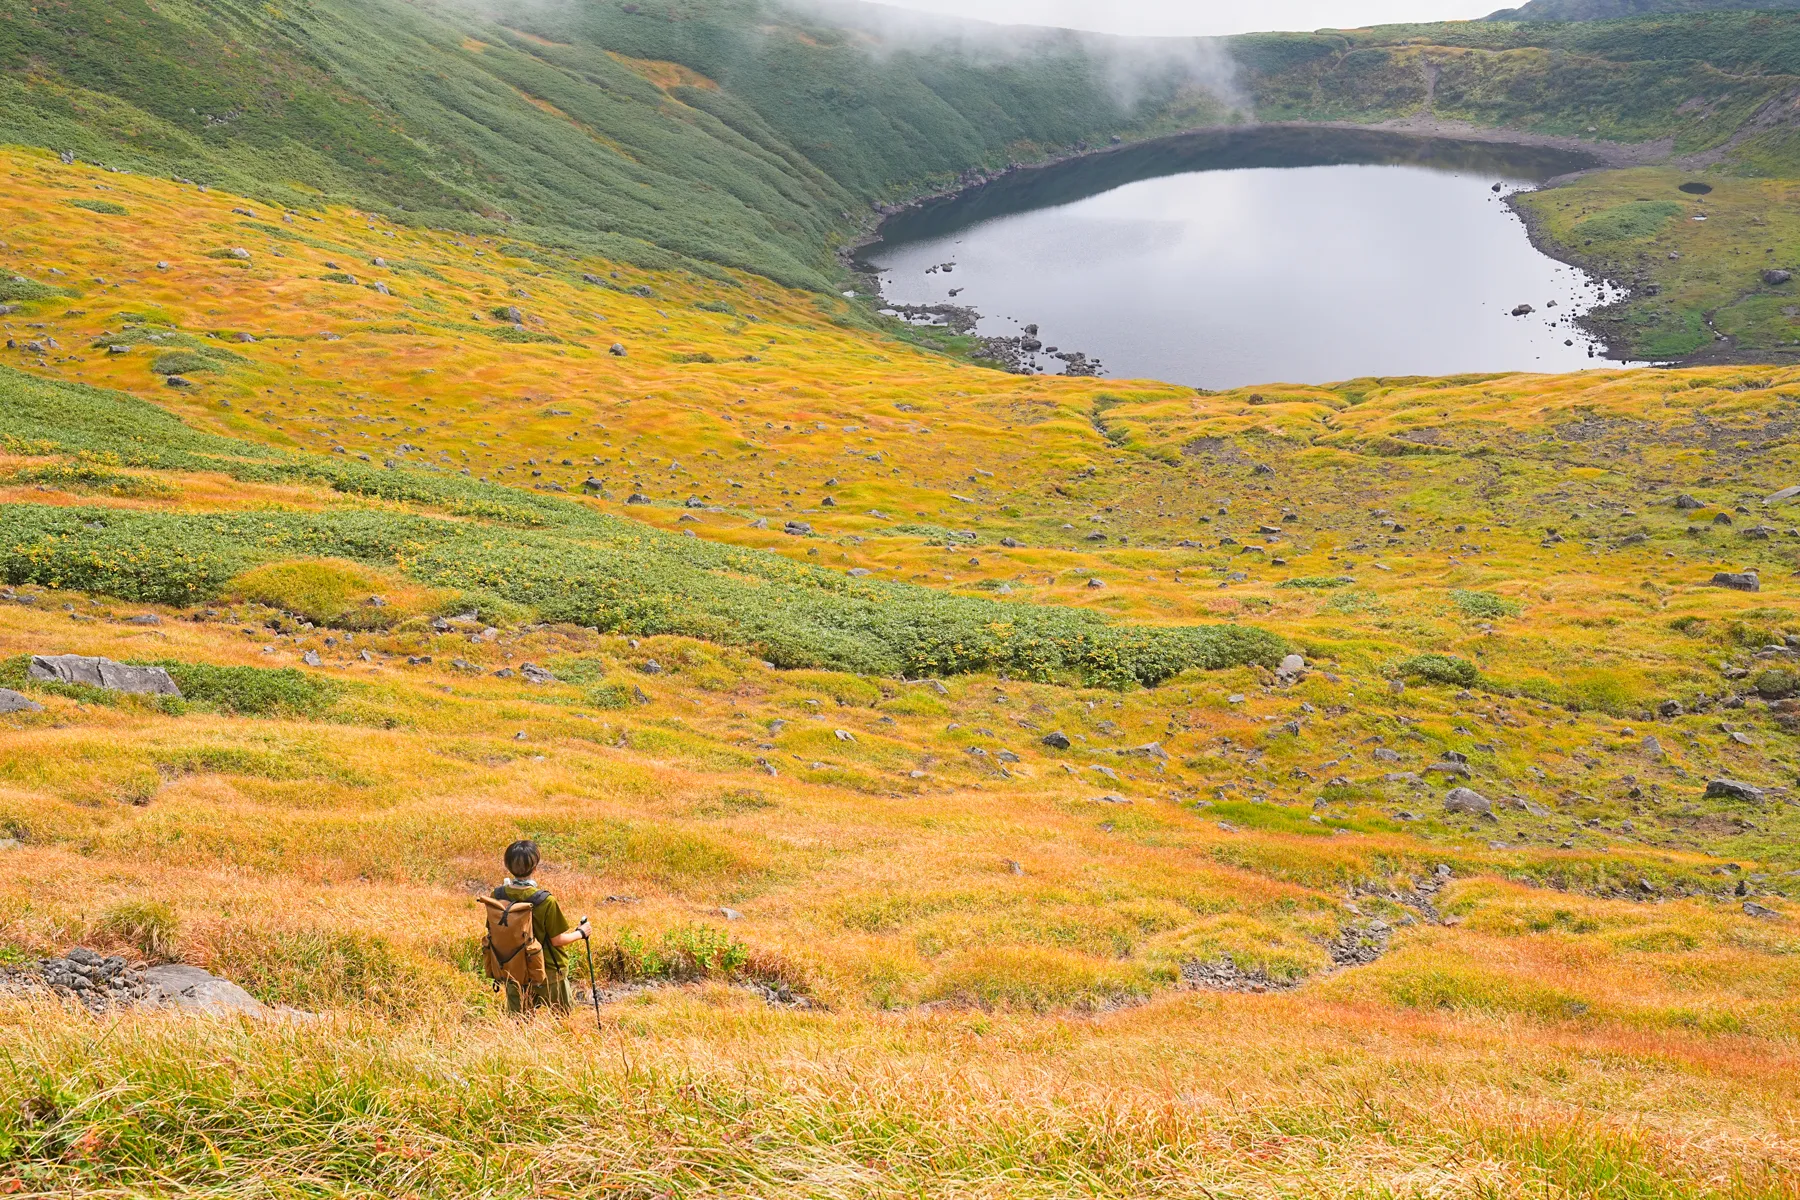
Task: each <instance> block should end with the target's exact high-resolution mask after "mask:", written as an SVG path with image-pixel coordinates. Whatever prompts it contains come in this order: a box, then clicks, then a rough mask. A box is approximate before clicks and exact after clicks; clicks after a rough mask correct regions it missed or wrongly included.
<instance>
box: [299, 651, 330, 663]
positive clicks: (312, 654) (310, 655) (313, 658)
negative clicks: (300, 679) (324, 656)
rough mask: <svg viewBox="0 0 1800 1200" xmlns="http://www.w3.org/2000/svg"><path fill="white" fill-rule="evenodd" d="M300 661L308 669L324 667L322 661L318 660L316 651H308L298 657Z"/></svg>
mask: <svg viewBox="0 0 1800 1200" xmlns="http://www.w3.org/2000/svg"><path fill="white" fill-rule="evenodd" d="M300 661H301V662H303V663H305V664H306V665H307V666H309V667H321V666H324V665H325V664H324V662H323V660H321V659H320V658H319V652H318V651H317V650H308V651H307V652H306V653H305V654H302V655H301V656H300Z"/></svg>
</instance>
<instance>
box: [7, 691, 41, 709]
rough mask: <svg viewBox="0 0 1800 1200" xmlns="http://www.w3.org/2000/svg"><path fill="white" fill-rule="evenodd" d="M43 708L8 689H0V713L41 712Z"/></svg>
mask: <svg viewBox="0 0 1800 1200" xmlns="http://www.w3.org/2000/svg"><path fill="white" fill-rule="evenodd" d="M43 711H44V706H43V705H41V704H39V703H37V702H36V701H35V700H31V699H28V698H27V697H25V696H21V695H20V694H19V693H17V692H15V691H13V690H12V689H10V688H0V713H21V712H43Z"/></svg>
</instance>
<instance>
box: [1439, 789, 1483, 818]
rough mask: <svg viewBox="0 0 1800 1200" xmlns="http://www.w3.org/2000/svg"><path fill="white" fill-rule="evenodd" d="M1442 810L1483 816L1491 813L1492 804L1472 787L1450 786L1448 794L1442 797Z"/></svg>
mask: <svg viewBox="0 0 1800 1200" xmlns="http://www.w3.org/2000/svg"><path fill="white" fill-rule="evenodd" d="M1444 811H1445V812H1453V813H1467V814H1469V815H1471V816H1478V817H1484V816H1488V815H1491V814H1492V813H1493V811H1494V806H1493V804H1492V803H1491V802H1490V801H1489V800H1488V798H1487V797H1486V796H1484V795H1482V794H1481V793H1480V792H1478V791H1475V790H1474V789H1473V788H1466V787H1459V788H1451V789H1450V794H1449V795H1447V796H1445V797H1444Z"/></svg>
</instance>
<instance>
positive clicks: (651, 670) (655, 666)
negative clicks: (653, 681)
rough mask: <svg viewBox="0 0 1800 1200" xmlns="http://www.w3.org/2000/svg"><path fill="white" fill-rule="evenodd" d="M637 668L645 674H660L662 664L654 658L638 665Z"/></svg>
mask: <svg viewBox="0 0 1800 1200" xmlns="http://www.w3.org/2000/svg"><path fill="white" fill-rule="evenodd" d="M638 670H640V671H642V672H643V673H644V674H646V675H661V674H662V673H663V668H662V664H661V663H659V662H657V661H656V660H655V659H654V658H653V659H651V660H650V661H649V662H646V663H645V664H644V665H643V666H641V667H639V668H638Z"/></svg>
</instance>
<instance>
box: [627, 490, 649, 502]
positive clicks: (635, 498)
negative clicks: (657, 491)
mask: <svg viewBox="0 0 1800 1200" xmlns="http://www.w3.org/2000/svg"><path fill="white" fill-rule="evenodd" d="M625 503H627V504H648V503H650V497H648V496H646V495H644V493H642V492H633V493H631V495H629V496H627V497H625Z"/></svg>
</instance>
